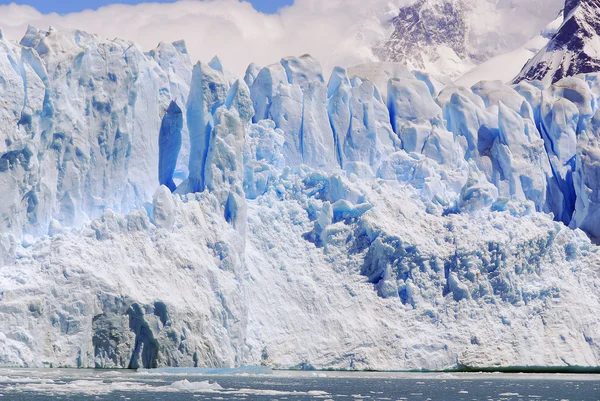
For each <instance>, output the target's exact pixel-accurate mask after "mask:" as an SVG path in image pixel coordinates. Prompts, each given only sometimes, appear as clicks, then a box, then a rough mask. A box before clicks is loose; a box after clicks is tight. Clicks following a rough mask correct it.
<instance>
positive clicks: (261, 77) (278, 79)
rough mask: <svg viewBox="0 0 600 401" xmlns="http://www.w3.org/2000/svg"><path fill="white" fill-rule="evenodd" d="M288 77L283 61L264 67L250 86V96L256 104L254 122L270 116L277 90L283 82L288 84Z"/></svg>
mask: <svg viewBox="0 0 600 401" xmlns="http://www.w3.org/2000/svg"><path fill="white" fill-rule="evenodd" d="M287 83H288V78H287V75H286V72H285V69H284V68H283V66H282V65H281V63H276V64H272V65H269V66H267V67H264V68H263V69H262V70H260V72H259V73H258V75H257V76H256V78H255V79H254V80H253V82H252V86H250V96H251V97H252V103H253V104H254V111H255V114H254V117H253V118H252V122H254V123H256V122H258V121H260V120H264V119H266V118H269V110H270V108H271V103H272V102H273V97H274V96H275V94H276V90H277V88H278V87H279V85H281V84H287Z"/></svg>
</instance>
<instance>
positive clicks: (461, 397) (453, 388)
mask: <svg viewBox="0 0 600 401" xmlns="http://www.w3.org/2000/svg"><path fill="white" fill-rule="evenodd" d="M218 373H219V374H206V373H202V374H201V373H198V372H196V371H192V370H190V371H174V370H165V371H140V372H134V371H96V370H54V369H49V370H31V369H0V400H1V401H9V400H11V401H12V400H18V401H34V400H35V401H38V400H40V401H43V400H107V401H138V400H140V401H142V400H143V401H161V400H162V401H187V400H220V401H229V400H231V401H233V400H236V401H258V400H260V401H276V400H277V401H284V400H285V401H299V400H303V401H304V400H313V401H319V400H321V401H324V400H336V401H337V400H339V401H355V400H367V401H390V400H391V401H396V400H402V401H427V400H428V401H454V400H456V401H496V400H498V401H510V400H515V401H517V400H528V401H546V400H556V401H562V400H569V401H598V400H600V375H568V374H501V373H468V374H462V373H431V374H421V373H361V372H357V373H348V372H288V371H275V372H266V373H264V374H263V373H261V374H256V373H247V372H242V373H239V372H238V373H237V374H233V373H227V372H218Z"/></svg>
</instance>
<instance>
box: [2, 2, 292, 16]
mask: <svg viewBox="0 0 600 401" xmlns="http://www.w3.org/2000/svg"><path fill="white" fill-rule="evenodd" d="M155 1H156V2H158V3H174V2H175V1H176V0H155ZM12 2H15V3H17V4H27V5H30V6H32V7H35V8H36V9H37V10H38V11H40V12H42V13H45V14H48V13H51V12H56V13H59V14H67V13H72V12H78V11H83V10H86V9H93V10H96V9H98V8H100V7H102V6H107V5H110V4H114V3H121V4H139V3H144V2H145V1H144V0H118V1H111V0H17V1H14V0H10V1H8V0H0V4H10V3H12ZM250 3H252V5H253V6H254V8H255V9H257V10H258V11H261V12H264V13H269V14H272V13H275V12H277V10H279V9H280V8H281V7H283V6H287V5H291V4H292V3H293V0H250Z"/></svg>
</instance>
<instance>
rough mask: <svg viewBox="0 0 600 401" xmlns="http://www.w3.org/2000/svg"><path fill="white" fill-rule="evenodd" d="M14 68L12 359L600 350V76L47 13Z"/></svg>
mask: <svg viewBox="0 0 600 401" xmlns="http://www.w3.org/2000/svg"><path fill="white" fill-rule="evenodd" d="M0 78H1V79H0V99H1V100H2V103H1V104H0V121H1V122H2V124H0V137H1V138H0V139H2V141H0V200H1V202H0V217H1V222H0V227H1V235H0V260H1V261H2V264H3V267H2V268H0V315H1V316H2V318H0V365H18V366H79V367H93V366H95V367H156V366H239V365H243V364H261V363H262V364H267V365H273V366H278V367H310V366H315V367H335V368H365V369H366V368H371V369H372V368H378V369H428V368H429V369H433V368H434V369H445V368H451V367H457V366H458V367H459V366H463V365H468V366H511V365H513V366H514V365H517V366H540V365H554V366H565V365H581V366H592V365H598V364H600V347H599V346H598V344H600V321H598V319H595V318H594V316H595V312H594V311H595V310H597V308H598V306H600V297H599V294H598V291H597V288H598V286H599V285H600V281H599V276H598V266H599V258H600V254H599V253H598V248H597V247H596V246H595V245H593V244H592V242H591V240H590V238H592V239H596V238H598V236H599V235H600V232H598V228H597V227H598V226H599V225H598V222H599V219H600V212H599V210H600V206H599V204H600V199H599V195H598V192H599V186H600V181H598V179H597V178H598V173H597V170H598V168H597V165H598V160H599V158H600V156H599V155H598V154H597V153H598V152H597V150H596V149H597V145H598V137H599V131H598V129H599V127H600V123H599V121H600V120H599V118H600V117H599V115H600V111H598V99H599V98H600V89H599V88H600V86H599V85H598V75H595V74H589V75H582V76H576V77H568V78H565V79H563V80H561V81H559V82H557V83H555V84H553V85H549V86H548V85H544V84H542V83H540V82H525V81H523V82H521V83H519V84H517V85H512V86H511V85H505V84H502V83H500V82H481V83H478V84H477V85H475V86H473V87H472V88H464V87H457V86H445V85H443V84H442V83H440V82H438V81H436V80H435V79H433V78H432V77H431V76H429V75H428V74H426V73H423V72H410V71H408V70H407V69H406V68H404V67H403V66H400V65H394V64H390V63H386V64H384V65H366V66H361V67H357V68H353V69H350V70H346V69H344V68H341V67H337V68H335V69H334V71H333V73H332V74H331V76H330V77H329V78H328V79H327V78H326V76H325V74H324V73H323V71H322V69H321V67H320V65H319V63H318V62H317V61H316V60H315V59H314V58H312V57H310V56H308V55H304V56H301V57H288V58H285V59H283V60H281V62H279V63H276V64H273V65H269V66H266V67H263V68H261V67H259V66H257V65H251V66H249V67H248V70H247V73H246V76H245V77H244V79H243V80H242V79H237V78H235V77H232V76H231V75H230V74H228V73H227V71H226V70H224V68H223V65H222V64H221V62H220V61H219V59H218V58H215V59H213V60H211V61H210V62H209V63H197V64H196V65H194V66H192V64H191V62H190V60H189V57H188V56H187V51H186V50H185V45H184V44H183V43H182V42H175V43H172V44H165V43H161V44H160V45H159V46H158V47H157V48H156V49H155V50H153V51H151V52H149V53H147V54H144V53H143V52H142V51H141V50H140V49H139V48H138V47H137V46H135V45H134V44H131V43H129V42H125V41H121V40H115V41H105V40H101V39H99V38H97V37H95V36H93V35H89V34H86V33H84V32H79V31H75V32H59V31H55V30H50V31H48V32H44V31H39V30H37V29H35V28H30V29H29V31H28V32H27V34H26V36H25V37H24V38H23V40H22V41H21V44H20V45H14V44H11V43H9V42H8V41H6V40H5V39H0ZM567 226H570V228H568V227H567ZM579 228H581V229H582V230H584V231H585V233H586V234H587V236H586V235H585V234H584V233H583V231H581V230H579ZM497 344H516V345H515V346H514V347H511V348H510V349H506V350H503V349H498V347H497V346H496V345H497ZM540 344H541V345H540ZM541 347H545V348H544V349H545V351H544V352H541V351H540V352H532V350H540V349H541Z"/></svg>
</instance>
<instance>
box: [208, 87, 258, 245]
mask: <svg viewBox="0 0 600 401" xmlns="http://www.w3.org/2000/svg"><path fill="white" fill-rule="evenodd" d="M253 111H254V110H253V109H252V101H251V100H250V91H249V90H248V87H247V86H246V84H245V83H244V81H242V80H237V81H236V82H235V83H234V85H233V86H232V87H231V88H230V89H229V94H228V97H227V102H226V104H225V105H224V106H221V107H220V108H218V109H217V110H216V112H215V115H214V122H215V125H214V128H213V132H211V134H210V141H209V145H208V154H207V157H206V167H205V168H206V172H205V179H206V188H207V189H208V190H209V191H210V192H211V193H213V194H214V195H215V197H216V198H217V200H218V201H219V202H220V203H221V205H222V206H223V207H224V213H225V219H226V220H227V222H229V223H231V224H232V225H233V226H234V227H235V228H236V229H237V230H238V231H239V232H240V233H242V235H244V234H245V227H246V199H245V194H244V188H243V184H244V141H245V137H246V125H247V124H248V123H249V122H250V120H251V118H252V115H253V114H254V113H253Z"/></svg>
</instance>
